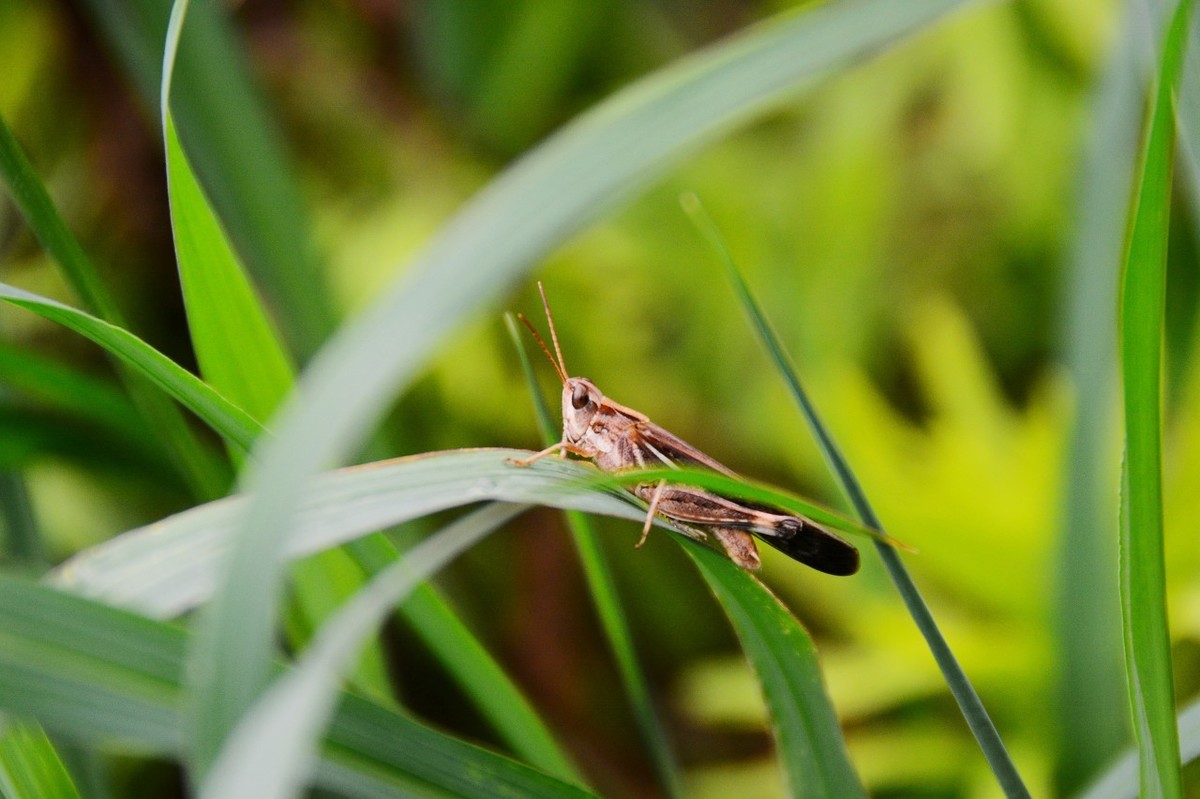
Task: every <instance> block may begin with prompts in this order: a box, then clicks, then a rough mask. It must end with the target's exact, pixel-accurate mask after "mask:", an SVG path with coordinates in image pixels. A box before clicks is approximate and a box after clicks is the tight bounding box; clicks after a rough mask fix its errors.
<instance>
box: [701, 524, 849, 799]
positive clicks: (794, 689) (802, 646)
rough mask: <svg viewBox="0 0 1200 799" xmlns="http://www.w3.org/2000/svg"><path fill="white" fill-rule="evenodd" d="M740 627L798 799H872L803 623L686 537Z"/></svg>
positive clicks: (792, 791)
mask: <svg viewBox="0 0 1200 799" xmlns="http://www.w3.org/2000/svg"><path fill="white" fill-rule="evenodd" d="M679 541H680V542H681V543H682V544H683V546H684V550H685V551H686V552H687V553H688V554H689V555H691V557H692V560H693V561H695V563H696V565H697V567H699V569H700V572H701V574H703V575H704V578H705V580H706V581H707V582H708V585H709V587H710V588H711V589H712V590H713V593H715V594H716V596H717V599H718V600H719V601H720V602H721V606H722V607H723V608H725V613H726V615H728V616H729V620H730V621H731V622H732V623H733V627H734V629H735V630H736V631H737V634H738V638H739V639H740V640H741V642H742V649H743V651H745V653H746V658H747V659H748V660H749V661H750V665H751V666H752V667H753V668H754V672H755V673H756V674H757V675H758V680H759V683H760V684H761V685H762V690H763V697H764V698H765V699H766V702H767V708H768V709H769V710H770V713H771V723H772V725H773V726H774V728H775V736H776V742H777V746H778V751H779V759H780V761H781V763H782V764H783V767H784V771H785V773H786V776H787V782H788V795H789V796H795V797H813V799H817V797H831V796H836V797H852V796H865V795H866V794H864V793H863V789H862V785H861V784H860V783H859V781H858V776H857V775H856V774H855V773H854V767H853V766H851V765H850V759H849V756H848V754H847V753H846V742H845V740H843V738H842V730H841V727H839V726H838V720H837V714H836V713H834V710H833V705H832V704H831V703H830V701H829V696H828V694H827V693H826V691H825V684H824V681H823V680H822V677H821V668H820V664H819V663H818V662H817V652H816V649H815V648H814V647H813V643H812V639H811V638H809V636H808V633H807V631H805V629H804V628H803V627H802V626H801V625H800V622H798V621H797V620H796V617H795V616H793V615H792V614H791V612H790V611H788V609H787V608H785V607H784V606H783V604H782V603H781V602H780V601H779V600H778V599H777V598H776V597H775V595H774V594H772V593H771V592H770V591H768V590H767V588H766V587H765V586H764V585H763V584H762V583H760V582H759V581H758V580H757V579H755V578H754V576H753V575H751V574H750V573H749V572H746V571H744V570H742V569H739V568H738V567H737V566H735V565H734V564H733V563H731V562H730V561H729V560H727V559H725V558H723V557H721V555H719V554H718V553H716V552H714V551H712V550H710V549H708V548H706V547H702V546H700V545H698V544H695V543H694V542H692V541H688V540H687V539H683V538H680V539H679Z"/></svg>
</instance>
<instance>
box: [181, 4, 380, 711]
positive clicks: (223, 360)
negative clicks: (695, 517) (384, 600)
mask: <svg viewBox="0 0 1200 799" xmlns="http://www.w3.org/2000/svg"><path fill="white" fill-rule="evenodd" d="M188 5H189V4H188V3H187V2H184V1H183V0H179V2H176V3H175V4H174V7H173V8H172V12H171V18H170V20H169V21H168V24H167V45H166V47H165V50H164V53H163V67H162V76H163V77H162V86H161V104H160V111H161V114H160V118H161V121H162V135H163V146H164V151H165V153H166V167H167V197H168V200H169V203H170V210H171V228H172V233H173V235H174V241H175V254H176V261H177V262H178V267H179V282H180V286H181V288H182V292H183V301H184V307H185V308H186V311H187V321H188V330H189V332H190V334H191V340H192V347H193V349H194V351H195V353H196V360H197V362H198V364H199V366H200V374H201V375H202V376H203V378H204V380H205V382H206V383H208V384H209V385H211V386H212V387H213V388H214V389H216V390H217V391H219V392H220V393H221V394H222V395H223V396H225V397H227V398H229V400H230V401H232V402H233V403H234V404H235V405H237V406H238V407H240V408H242V409H243V410H245V411H246V412H247V413H248V414H250V416H252V417H253V418H255V419H259V420H265V419H270V418H271V417H272V416H273V415H274V413H275V411H276V409H277V408H278V406H279V403H280V402H281V401H282V400H283V398H284V397H285V396H286V395H287V393H288V391H290V390H291V388H292V384H293V381H294V375H293V371H292V366H291V363H290V362H289V360H288V356H287V354H286V353H285V352H284V349H283V346H282V344H281V343H280V342H279V339H278V338H277V337H276V335H275V331H274V328H273V327H272V325H271V322H270V321H269V320H268V317H267V314H266V312H265V311H264V309H263V307H262V304H261V303H260V302H259V300H258V297H257V296H256V294H255V291H254V288H253V287H252V286H251V284H250V281H249V280H248V279H247V277H246V275H245V273H244V271H243V269H242V265H241V263H240V262H239V260H238V257H237V255H236V254H235V253H234V251H233V248H232V246H231V245H230V243H229V240H228V238H227V237H226V234H225V229H224V226H223V225H222V223H221V221H220V220H219V219H218V218H217V215H216V213H215V212H214V211H213V209H212V207H211V205H210V204H209V200H208V197H207V195H206V193H205V191H204V189H203V188H202V187H201V185H200V182H199V181H198V180H197V178H196V176H195V174H194V172H193V170H192V166H191V163H190V161H189V159H188V157H187V154H186V153H185V151H184V148H183V146H182V144H181V143H180V140H179V136H178V133H177V130H176V127H175V119H174V115H173V113H172V110H171V109H172V99H171V86H172V75H173V73H174V64H175V57H176V52H177V49H178V46H179V38H180V36H181V35H182V33H183V24H184V18H185V15H186V14H187V10H188ZM230 454H231V456H232V458H233V460H234V462H235V463H238V464H240V463H241V460H242V453H241V451H240V450H238V449H236V448H234V449H232V451H231V453H230ZM347 559H348V556H347V555H346V553H344V552H336V551H332V550H330V551H328V552H323V553H321V554H320V555H319V556H318V557H316V558H313V559H310V560H306V561H303V562H300V563H297V564H295V565H294V566H293V568H292V573H291V581H292V584H293V586H294V588H295V590H294V591H293V592H292V596H291V601H290V603H289V613H290V618H291V621H292V623H291V624H289V625H288V633H289V638H290V639H291V642H292V644H293V645H295V646H301V645H303V644H304V643H305V641H306V640H307V637H308V635H309V634H310V633H311V631H312V629H313V628H314V627H315V626H316V625H318V624H320V622H321V620H322V619H324V618H325V617H326V616H328V615H329V614H330V613H332V612H333V609H334V608H335V607H336V605H337V602H338V599H339V596H343V597H344V596H349V595H350V594H352V593H353V592H354V591H355V590H357V589H358V588H360V587H361V586H362V584H363V578H362V575H361V573H360V571H359V569H357V568H356V567H355V566H354V565H353V564H351V563H348V562H347ZM353 678H354V679H353V683H354V685H355V686H356V687H357V688H359V689H360V690H362V691H363V692H365V693H366V694H368V695H372V696H390V695H391V685H390V682H389V679H388V676H387V665H386V662H385V658H384V656H383V652H382V649H381V647H380V646H379V645H378V644H374V645H372V646H370V647H368V649H367V651H365V652H364V653H363V660H362V662H361V664H360V665H359V668H358V669H357V671H356V673H355V674H354V675H353Z"/></svg>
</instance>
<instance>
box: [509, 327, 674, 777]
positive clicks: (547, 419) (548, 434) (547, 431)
mask: <svg viewBox="0 0 1200 799" xmlns="http://www.w3.org/2000/svg"><path fill="white" fill-rule="evenodd" d="M504 323H505V325H507V326H508V334H509V336H510V337H511V338H512V341H513V346H514V347H516V349H517V355H518V357H520V359H521V369H522V371H523V372H524V373H525V381H526V383H527V384H528V385H529V393H530V396H531V397H532V399H533V406H534V412H535V415H536V417H537V423H538V430H539V432H540V433H541V437H542V444H543V445H544V446H550V445H551V444H553V443H555V441H557V440H558V436H556V435H554V422H553V420H552V418H551V416H550V409H549V408H548V407H547V406H546V399H545V397H543V396H542V392H541V391H540V390H539V389H538V382H537V375H536V373H535V372H534V369H533V364H532V363H531V362H530V360H529V351H528V350H526V349H525V342H524V339H523V338H522V337H521V332H520V330H519V329H518V328H517V323H516V320H515V319H513V316H512V314H505V315H504ZM565 516H566V519H567V526H568V528H569V529H570V530H571V538H572V539H573V540H574V541H575V548H576V550H577V551H578V552H579V562H580V565H582V567H583V574H584V578H585V579H586V580H587V583H588V591H589V593H590V594H591V597H592V602H593V604H594V605H595V607H596V614H597V615H598V616H599V617H600V626H601V627H602V628H603V630H604V637H605V638H606V639H607V640H608V646H609V649H610V650H612V654H613V658H614V659H615V660H616V664H617V673H618V674H619V675H620V678H621V684H622V686H623V687H624V689H625V695H626V696H627V697H628V698H629V704H630V709H631V710H632V711H633V717H634V719H635V720H636V722H637V725H638V729H639V731H640V732H641V735H642V739H643V740H644V741H645V743H646V746H647V747H648V748H649V751H650V758H651V760H652V761H653V762H654V768H655V770H656V771H657V772H658V777H659V779H660V780H661V781H662V784H663V788H664V789H665V790H666V791H667V795H668V796H673V797H682V796H685V795H686V791H685V788H684V781H683V774H682V772H681V770H680V768H679V763H678V761H677V760H676V759H675V755H674V753H673V752H672V751H671V745H670V741H669V739H668V736H667V731H666V728H665V727H664V725H663V723H662V720H661V719H660V718H659V715H658V712H657V711H656V710H655V707H654V700H653V698H652V696H651V693H650V683H649V680H648V679H647V678H646V674H645V671H644V670H643V669H642V665H641V662H640V661H639V659H638V656H637V648H636V647H635V646H634V642H633V631H632V630H631V629H630V627H629V624H628V623H627V622H626V619H627V616H626V614H625V610H624V607H623V606H622V604H621V597H620V594H619V593H618V592H617V585H616V581H615V580H614V579H613V576H612V570H611V569H610V568H609V565H608V559H607V558H606V557H605V556H604V550H603V549H602V548H601V547H600V540H599V536H598V535H597V532H596V529H595V527H594V526H593V525H592V523H591V521H590V520H589V519H588V517H587V516H585V515H584V514H582V513H578V512H575V511H566V512H565Z"/></svg>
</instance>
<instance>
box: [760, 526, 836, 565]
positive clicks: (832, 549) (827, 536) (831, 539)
mask: <svg viewBox="0 0 1200 799" xmlns="http://www.w3.org/2000/svg"><path fill="white" fill-rule="evenodd" d="M796 521H798V522H799V521H800V520H799V519H797V520H796ZM758 538H759V540H760V541H762V542H763V543H765V544H768V545H770V546H772V547H774V548H775V549H778V550H779V551H780V552H782V553H783V554H785V555H787V556H788V557H789V558H791V559H792V560H798V561H800V562H801V563H803V564H804V565H806V566H809V567H811V568H814V569H816V570H817V571H819V572H824V573H825V574H832V575H834V576H836V577H849V576H850V575H851V574H854V573H855V572H857V571H858V566H859V560H858V550H857V549H855V548H854V547H853V546H851V545H850V544H847V543H846V542H845V541H843V540H842V539H840V538H838V537H837V536H836V535H834V534H833V533H831V532H829V531H828V530H825V529H824V528H822V527H818V526H817V525H815V524H813V523H812V522H809V521H804V522H802V523H801V525H800V526H799V527H798V529H795V530H794V532H792V534H791V535H788V536H787V537H786V538H783V537H777V536H759V537H758Z"/></svg>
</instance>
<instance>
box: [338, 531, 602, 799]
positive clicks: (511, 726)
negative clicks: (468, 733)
mask: <svg viewBox="0 0 1200 799" xmlns="http://www.w3.org/2000/svg"><path fill="white" fill-rule="evenodd" d="M346 549H347V551H348V552H349V553H350V554H351V556H352V557H353V558H354V559H355V561H357V562H358V564H359V565H360V566H361V567H362V568H363V570H364V571H365V572H366V573H367V574H370V575H375V574H378V573H380V572H381V571H383V570H384V569H386V568H388V567H389V566H390V565H391V564H392V563H393V562H395V561H396V559H397V558H399V557H400V553H399V551H398V550H397V549H396V546H395V545H394V544H392V542H391V541H390V540H388V539H387V538H386V537H385V536H381V535H372V536H367V537H365V538H361V539H358V540H356V541H350V542H348V543H347V544H346ZM397 615H398V616H399V618H400V619H401V620H402V621H404V622H405V623H406V624H407V625H408V626H409V627H411V628H412V630H413V631H414V632H415V633H416V634H417V635H418V636H420V638H421V641H422V642H423V643H424V644H425V646H427V647H428V648H429V650H430V652H432V653H433V655H434V657H436V658H437V659H438V661H439V662H440V663H441V664H442V666H443V667H444V668H445V669H446V671H447V673H448V674H449V675H450V676H451V677H453V678H454V679H455V680H456V681H457V682H458V685H459V687H460V688H461V689H462V691H463V693H464V694H465V695H466V696H467V697H469V698H470V700H471V701H472V702H474V704H475V707H476V708H477V709H478V710H479V712H480V714H481V715H482V716H483V717H484V719H486V720H487V722H488V723H489V724H490V725H491V726H492V729H494V730H495V731H496V733H497V735H498V736H499V737H500V740H502V741H504V742H505V743H506V744H508V746H509V748H510V749H511V750H512V751H513V753H515V754H516V755H517V757H519V758H520V759H522V760H524V761H525V762H527V763H529V764H530V765H532V766H534V767H535V768H538V769H541V770H542V771H544V772H546V773H547V774H550V775H552V776H555V777H558V778H560V779H563V780H566V781H567V782H574V783H577V784H583V781H584V780H583V777H582V775H580V773H579V771H578V770H577V769H576V768H575V766H574V765H573V764H572V763H571V760H570V759H569V758H568V757H567V755H566V754H565V753H564V752H563V750H562V747H560V746H559V744H558V742H557V741H556V740H555V738H554V735H553V733H551V732H550V729H549V728H548V727H547V726H546V724H545V722H543V721H542V720H541V718H540V717H539V716H538V714H537V711H536V710H535V709H534V708H533V705H531V704H530V702H529V700H528V699H527V698H526V697H525V695H524V694H522V693H521V689H520V688H518V687H517V685H516V684H515V683H514V682H513V681H512V679H511V678H510V677H509V676H508V675H507V674H506V673H505V672H504V669H503V668H501V666H500V664H499V663H497V662H496V659H495V658H494V657H492V655H491V654H490V653H489V652H488V650H487V649H486V648H485V647H484V645H483V644H482V643H480V641H479V638H478V637H477V636H476V635H475V634H474V633H472V632H471V630H470V628H468V627H467V625H466V624H465V623H464V622H463V620H462V619H461V618H459V616H458V615H457V614H456V613H455V612H454V610H453V609H452V608H451V607H450V605H449V603H448V602H447V601H446V599H445V597H443V596H442V594H441V593H440V592H439V591H438V590H437V589H436V588H435V587H434V586H433V585H422V586H418V587H417V588H416V590H414V591H413V593H412V594H411V595H410V596H409V597H408V599H406V600H405V601H404V602H403V603H401V605H400V607H399V608H398V609H397Z"/></svg>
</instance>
